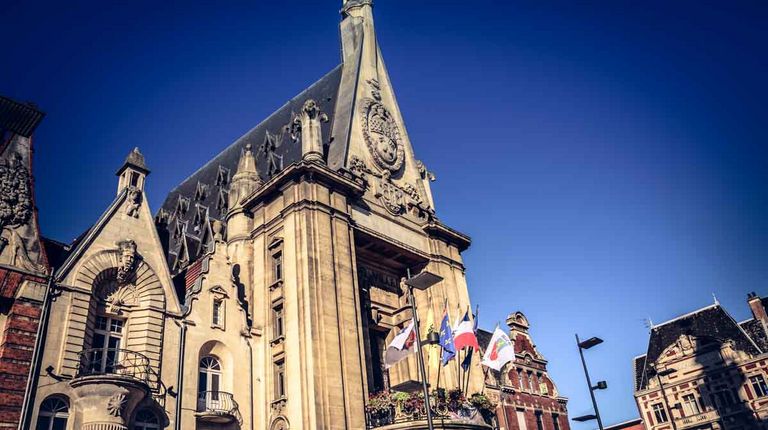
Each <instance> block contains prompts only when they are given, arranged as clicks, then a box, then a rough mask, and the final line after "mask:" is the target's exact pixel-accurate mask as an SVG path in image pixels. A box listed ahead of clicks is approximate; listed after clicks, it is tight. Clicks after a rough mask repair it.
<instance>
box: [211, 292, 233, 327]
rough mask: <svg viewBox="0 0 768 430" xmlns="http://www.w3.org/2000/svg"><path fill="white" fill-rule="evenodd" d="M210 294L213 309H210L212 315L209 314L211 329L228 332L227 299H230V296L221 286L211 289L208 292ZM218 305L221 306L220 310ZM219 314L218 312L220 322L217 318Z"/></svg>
mask: <svg viewBox="0 0 768 430" xmlns="http://www.w3.org/2000/svg"><path fill="white" fill-rule="evenodd" d="M208 292H209V293H210V294H211V308H210V314H209V315H210V316H211V328H215V329H219V330H226V328H227V299H229V295H228V294H227V292H226V291H224V289H223V288H221V286H219V285H214V286H213V287H211V289H209V290H208ZM217 305H219V308H218V309H217ZM217 312H218V321H217V318H216V316H217Z"/></svg>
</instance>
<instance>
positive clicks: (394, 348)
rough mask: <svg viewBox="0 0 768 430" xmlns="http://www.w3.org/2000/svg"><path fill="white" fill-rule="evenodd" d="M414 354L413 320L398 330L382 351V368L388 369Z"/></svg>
mask: <svg viewBox="0 0 768 430" xmlns="http://www.w3.org/2000/svg"><path fill="white" fill-rule="evenodd" d="M414 352H416V331H415V330H414V329H413V319H411V322H410V323H409V324H408V325H407V326H405V328H403V329H402V330H400V333H398V334H397V336H395V338H394V339H392V342H391V343H390V344H389V346H387V350H386V351H384V367H385V368H387V369H389V368H390V367H392V366H394V365H395V363H397V362H398V361H400V360H402V359H404V358H405V357H407V356H408V355H410V354H413V353H414Z"/></svg>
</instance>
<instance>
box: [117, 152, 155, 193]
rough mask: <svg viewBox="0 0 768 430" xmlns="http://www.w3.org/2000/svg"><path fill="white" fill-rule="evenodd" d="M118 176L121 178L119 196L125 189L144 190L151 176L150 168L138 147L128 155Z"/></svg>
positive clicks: (118, 184) (118, 187)
mask: <svg viewBox="0 0 768 430" xmlns="http://www.w3.org/2000/svg"><path fill="white" fill-rule="evenodd" d="M116 175H117V176H118V177H119V178H120V179H119V180H118V183H117V193H118V194H120V192H121V191H123V189H125V188H130V189H132V190H137V191H143V190H144V180H145V179H146V176H147V175H149V168H147V163H146V161H144V155H143V154H142V153H141V151H139V148H138V147H136V148H133V150H132V151H131V152H129V153H128V156H127V157H125V161H124V162H123V165H122V166H121V167H120V169H118V170H117V173H116Z"/></svg>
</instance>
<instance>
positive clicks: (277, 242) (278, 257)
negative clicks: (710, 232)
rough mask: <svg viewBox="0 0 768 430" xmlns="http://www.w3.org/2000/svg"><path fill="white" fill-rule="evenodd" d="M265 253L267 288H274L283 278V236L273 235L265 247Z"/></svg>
mask: <svg viewBox="0 0 768 430" xmlns="http://www.w3.org/2000/svg"><path fill="white" fill-rule="evenodd" d="M267 255H268V256H269V261H268V263H267V264H268V267H267V271H266V272H267V273H269V289H270V290H274V289H275V288H277V287H279V286H281V285H282V284H283V280H284V279H285V253H284V252H283V238H282V237H275V238H274V239H273V240H272V241H271V242H270V243H269V246H268V247H267Z"/></svg>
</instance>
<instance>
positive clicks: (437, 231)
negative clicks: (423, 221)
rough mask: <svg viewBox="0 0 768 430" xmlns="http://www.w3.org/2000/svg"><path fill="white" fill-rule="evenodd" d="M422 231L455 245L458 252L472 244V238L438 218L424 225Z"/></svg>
mask: <svg viewBox="0 0 768 430" xmlns="http://www.w3.org/2000/svg"><path fill="white" fill-rule="evenodd" d="M424 231H425V232H427V234H429V235H430V237H437V238H439V239H443V240H445V241H446V242H448V243H450V244H453V245H456V247H457V248H459V252H463V251H465V250H466V249H467V248H469V245H471V244H472V239H471V238H470V237H469V236H467V235H466V234H464V233H461V232H459V231H456V230H454V229H452V228H450V227H448V226H446V225H445V224H443V223H442V222H440V221H438V220H433V221H430V222H429V223H428V224H427V225H425V226H424Z"/></svg>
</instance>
